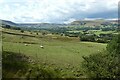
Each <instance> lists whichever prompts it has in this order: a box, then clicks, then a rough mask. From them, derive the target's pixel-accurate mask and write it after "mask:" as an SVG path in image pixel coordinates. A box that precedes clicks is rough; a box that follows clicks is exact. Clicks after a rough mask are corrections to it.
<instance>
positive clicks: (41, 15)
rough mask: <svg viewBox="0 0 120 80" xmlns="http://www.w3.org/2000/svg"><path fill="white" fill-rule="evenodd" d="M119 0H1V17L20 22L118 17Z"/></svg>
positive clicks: (51, 21)
mask: <svg viewBox="0 0 120 80" xmlns="http://www.w3.org/2000/svg"><path fill="white" fill-rule="evenodd" d="M118 1H119V0H18V1H17V0H0V19H4V20H10V21H13V22H18V23H23V22H24V23H25V22H26V23H29V22H50V23H67V22H71V21H74V20H81V19H116V18H117V17H118Z"/></svg>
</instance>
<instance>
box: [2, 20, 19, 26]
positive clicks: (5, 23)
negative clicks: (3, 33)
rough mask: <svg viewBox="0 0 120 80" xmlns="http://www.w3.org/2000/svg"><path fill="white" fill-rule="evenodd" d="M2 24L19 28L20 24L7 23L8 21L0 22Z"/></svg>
mask: <svg viewBox="0 0 120 80" xmlns="http://www.w3.org/2000/svg"><path fill="white" fill-rule="evenodd" d="M0 24H2V25H10V26H18V24H16V23H14V22H12V21H7V20H0Z"/></svg>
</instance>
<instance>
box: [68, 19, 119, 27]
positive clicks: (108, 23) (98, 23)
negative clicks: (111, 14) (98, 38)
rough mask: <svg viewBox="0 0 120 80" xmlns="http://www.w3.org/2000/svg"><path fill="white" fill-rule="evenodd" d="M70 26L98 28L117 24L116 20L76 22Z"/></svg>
mask: <svg viewBox="0 0 120 80" xmlns="http://www.w3.org/2000/svg"><path fill="white" fill-rule="evenodd" d="M70 24H71V25H85V26H100V25H103V24H104V25H110V24H118V21H117V20H78V21H73V22H71V23H70Z"/></svg>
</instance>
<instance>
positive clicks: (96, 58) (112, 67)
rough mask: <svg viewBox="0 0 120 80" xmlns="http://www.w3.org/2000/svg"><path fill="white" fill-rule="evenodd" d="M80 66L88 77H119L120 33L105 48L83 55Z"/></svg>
mask: <svg viewBox="0 0 120 80" xmlns="http://www.w3.org/2000/svg"><path fill="white" fill-rule="evenodd" d="M83 59H84V61H83V63H82V67H83V68H84V72H85V74H86V75H87V76H88V77H90V78H120V64H119V63H120V34H119V35H118V36H116V37H115V38H114V39H113V40H112V41H111V42H110V43H109V44H108V46H107V50H106V51H103V52H100V53H97V54H92V55H90V56H88V57H83Z"/></svg>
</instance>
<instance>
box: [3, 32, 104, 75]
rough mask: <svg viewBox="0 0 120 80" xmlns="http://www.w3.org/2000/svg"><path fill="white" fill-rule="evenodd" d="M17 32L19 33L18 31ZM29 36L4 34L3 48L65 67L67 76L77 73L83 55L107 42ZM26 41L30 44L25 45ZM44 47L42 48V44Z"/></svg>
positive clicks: (99, 48) (43, 62) (51, 65)
mask: <svg viewBox="0 0 120 80" xmlns="http://www.w3.org/2000/svg"><path fill="white" fill-rule="evenodd" d="M16 33H19V32H17V31H16ZM52 37H53V36H39V37H29V36H23V37H22V38H21V35H12V34H6V33H4V34H3V50H4V51H7V52H14V53H23V54H24V55H26V56H30V57H31V58H32V59H33V60H35V61H37V62H38V63H39V64H46V65H48V66H49V67H53V68H56V67H57V68H59V69H63V72H62V73H63V75H64V74H66V76H67V77H70V76H72V75H73V72H72V71H75V72H74V73H77V70H78V69H80V64H81V62H82V61H83V58H82V56H88V55H90V54H94V53H97V52H99V51H102V50H103V49H105V47H106V44H100V43H93V42H80V41H79V39H77V38H70V37H61V36H54V37H57V38H52ZM25 43H27V44H29V45H28V46H25ZM41 44H42V45H43V46H44V49H42V48H40V45H41Z"/></svg>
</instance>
